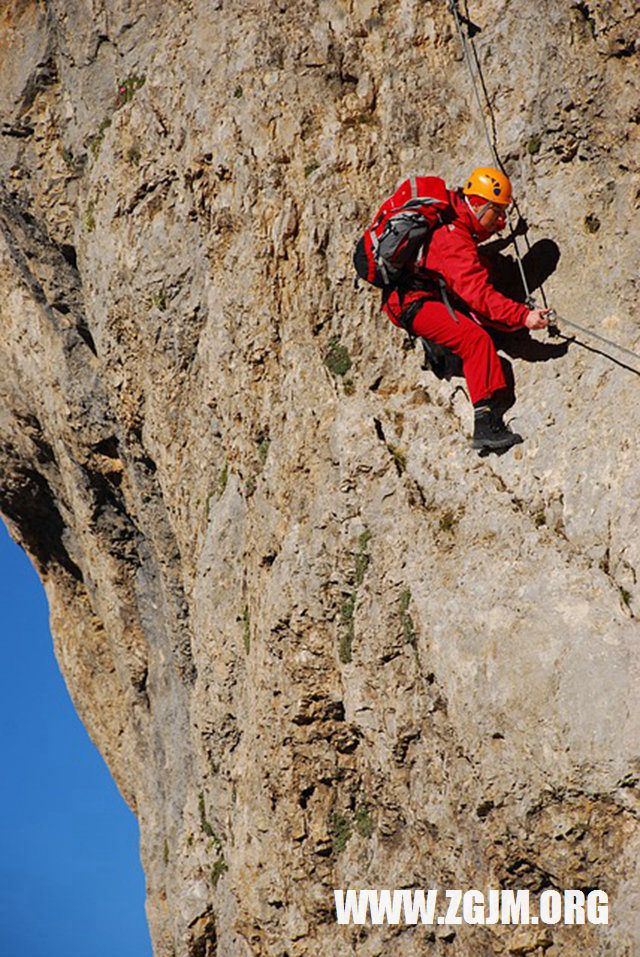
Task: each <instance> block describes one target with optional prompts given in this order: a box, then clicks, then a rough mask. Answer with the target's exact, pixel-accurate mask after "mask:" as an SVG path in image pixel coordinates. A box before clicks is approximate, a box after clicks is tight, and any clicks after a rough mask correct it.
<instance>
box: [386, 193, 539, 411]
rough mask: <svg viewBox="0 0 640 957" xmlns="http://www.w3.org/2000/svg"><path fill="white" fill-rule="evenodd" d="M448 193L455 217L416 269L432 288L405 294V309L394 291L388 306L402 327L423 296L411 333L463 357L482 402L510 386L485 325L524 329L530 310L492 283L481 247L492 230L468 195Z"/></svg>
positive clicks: (470, 382) (470, 383) (476, 397)
mask: <svg viewBox="0 0 640 957" xmlns="http://www.w3.org/2000/svg"><path fill="white" fill-rule="evenodd" d="M449 195H450V199H451V205H452V207H453V210H454V213H455V217H454V218H453V219H452V220H451V222H448V223H446V224H445V225H443V226H440V227H439V228H438V229H436V230H435V231H434V233H433V235H432V237H431V240H430V242H429V246H428V248H427V252H426V255H423V256H422V258H419V259H418V261H417V263H416V265H415V268H414V271H413V275H414V277H415V278H417V279H424V280H426V283H427V287H428V288H429V289H430V291H429V292H427V293H426V294H425V292H424V291H416V292H411V291H410V292H407V293H405V295H404V297H403V299H402V307H401V305H400V298H399V295H398V293H397V292H393V293H392V294H391V296H390V297H389V299H388V301H387V303H386V305H385V306H384V309H385V312H386V313H387V315H388V316H389V318H390V319H391V321H392V322H394V323H395V324H396V325H400V323H399V322H398V317H399V315H400V312H401V311H402V309H405V310H406V309H407V307H408V306H409V305H410V304H411V303H412V302H416V300H419V299H423V300H424V301H423V304H422V306H421V307H420V308H419V310H418V312H417V313H416V316H415V319H414V321H413V325H412V331H413V332H414V333H415V335H418V336H424V337H425V338H426V339H430V340H431V341H432V342H438V343H440V345H443V346H447V347H448V348H449V349H451V350H452V351H453V352H455V353H457V355H459V356H460V358H461V359H462V367H463V371H464V376H465V379H466V380H467V385H468V387H469V397H470V399H471V401H472V402H478V401H479V400H480V399H485V398H488V396H490V395H492V394H493V393H494V392H498V391H499V390H500V389H504V388H505V386H506V381H505V378H504V374H503V371H502V365H501V363H500V359H499V358H498V354H497V353H496V349H495V346H494V344H493V341H492V339H491V337H490V335H489V333H488V332H487V331H486V329H483V325H486V326H492V325H493V326H494V327H497V328H501V329H503V330H504V329H505V328H506V329H511V330H514V329H521V328H522V327H523V326H524V321H525V319H526V317H527V315H528V313H529V308H528V307H527V306H525V305H522V304H521V303H517V302H514V301H513V300H512V299H508V298H507V297H506V296H503V295H502V293H500V292H498V291H497V289H495V288H494V287H493V285H492V284H491V280H490V274H489V265H488V262H487V261H486V259H484V258H483V257H482V255H481V253H480V252H479V250H478V243H481V242H483V241H484V240H485V239H488V238H489V235H490V234H489V233H488V232H487V231H486V230H484V229H483V228H482V227H481V226H480V225H479V223H478V221H477V219H476V218H475V216H474V215H473V213H472V212H471V210H470V209H469V207H468V205H467V204H466V202H465V200H464V197H462V196H459V195H458V194H457V193H454V192H451V193H450V194H449ZM439 279H442V280H444V283H445V285H446V290H447V293H448V298H449V302H450V304H451V306H452V307H453V311H454V312H455V315H456V319H457V321H455V320H454V319H453V316H452V315H451V313H450V312H449V309H448V308H447V306H446V304H445V303H444V302H443V299H442V294H441V293H440V292H439V291H438V280H439ZM425 295H426V298H425Z"/></svg>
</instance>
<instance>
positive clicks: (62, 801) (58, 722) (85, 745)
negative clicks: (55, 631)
mask: <svg viewBox="0 0 640 957" xmlns="http://www.w3.org/2000/svg"><path fill="white" fill-rule="evenodd" d="M0 637H1V640H2V650H1V658H0V661H1V662H2V667H1V668H0V754H1V755H2V775H1V777H0V954H1V955H2V957H114V955H117V957H151V944H150V942H149V935H148V930H147V926H146V920H145V915H144V876H143V873H142V868H141V866H140V860H139V854H138V826H137V822H136V820H135V818H134V816H133V814H132V813H131V812H130V811H129V809H128V807H127V805H126V804H125V802H124V801H123V800H122V798H121V797H120V794H119V792H118V790H117V788H116V786H115V784H114V783H113V780H112V779H111V776H110V775H109V772H108V771H107V768H106V766H105V764H104V762H103V760H102V758H101V757H100V755H99V754H98V752H97V750H96V749H95V748H94V746H93V744H92V743H91V741H90V740H89V737H88V735H87V733H86V731H85V730H84V728H83V726H82V724H81V723H80V721H79V719H78V717H77V715H76V713H75V710H74V708H73V705H72V703H71V699H70V698H69V695H68V693H67V690H66V687H65V685H64V682H63V680H62V677H61V675H60V672H59V670H58V666H57V663H56V661H55V658H54V656H53V649H52V641H51V635H50V634H49V627H48V622H47V602H46V598H45V594H44V589H43V588H42V585H41V584H40V581H39V579H38V577H37V575H36V573H35V571H34V570H33V567H32V566H31V563H30V562H29V560H28V559H27V557H26V555H25V554H24V552H23V551H22V549H20V548H18V546H17V545H15V544H14V542H13V541H12V540H11V538H10V537H9V534H8V533H7V530H6V528H5V526H4V524H3V523H2V522H1V521H0Z"/></svg>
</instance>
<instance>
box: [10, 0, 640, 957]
mask: <svg viewBox="0 0 640 957" xmlns="http://www.w3.org/2000/svg"><path fill="white" fill-rule="evenodd" d="M635 11H636V7H635V4H633V3H631V0H610V2H607V3H604V2H602V3H598V2H595V0H589V2H581V3H569V2H565V0H548V2H546V3H544V4H542V5H537V4H532V3H527V2H524V0H511V2H509V0H476V2H474V3H473V4H470V6H469V10H468V11H467V12H468V15H469V17H470V19H471V20H472V21H473V22H474V23H475V24H477V25H478V26H479V27H480V28H481V29H480V32H479V33H478V34H477V35H476V44H477V50H478V54H479V58H480V62H481V66H482V70H483V74H484V77H485V80H486V83H487V91H488V94H489V96H490V99H491V102H492V107H493V113H494V118H495V122H496V131H497V137H498V139H497V142H498V146H499V149H500V153H501V156H502V158H503V159H504V161H505V163H506V165H507V168H508V170H509V172H510V173H511V175H512V176H513V179H514V182H515V184H516V189H517V192H518V197H519V200H520V205H521V207H522V209H523V212H525V213H526V215H527V217H528V219H529V222H530V227H531V228H530V231H529V236H528V238H529V240H530V242H531V243H535V242H536V241H538V240H542V239H544V240H553V241H554V242H555V243H556V244H557V246H558V248H559V250H560V259H559V261H558V263H557V268H556V269H555V271H554V273H553V275H552V276H551V277H550V279H549V280H548V282H547V283H546V286H545V289H546V293H547V296H548V297H549V299H550V301H551V302H552V303H553V304H554V306H555V307H556V308H557V309H558V311H559V312H560V313H561V314H565V315H566V316H567V317H570V318H571V317H572V318H573V319H574V320H575V321H577V322H579V323H581V324H583V325H585V326H590V327H591V328H594V329H596V330H598V331H600V332H601V333H602V334H604V335H606V336H607V337H608V338H612V339H615V340H616V341H618V342H620V343H621V344H623V345H625V346H626V347H627V348H628V349H632V350H635V351H636V352H638V351H639V350H640V330H639V328H638V320H637V315H636V313H635V308H634V307H635V304H636V300H637V292H638V272H637V265H638V263H637V251H638V247H639V238H640V237H639V229H638V206H639V205H640V192H639V187H638V120H639V118H640V97H639V96H638V85H639V76H640V74H639V72H638V62H637V38H638V27H639V20H638V14H637V12H635ZM0 64H1V67H2V69H1V71H0V90H1V94H2V95H1V99H0V108H1V111H2V113H1V115H0V322H1V324H2V344H1V347H0V382H1V386H0V388H1V405H0V462H1V482H0V485H1V487H0V508H1V511H2V513H3V515H4V516H5V518H6V520H7V522H8V524H9V527H10V529H11V531H12V533H13V535H14V537H15V538H16V540H17V541H19V542H21V544H22V545H23V546H24V548H25V549H26V550H27V551H28V553H29V554H30V555H31V557H32V559H33V561H34V563H35V565H36V567H37V569H38V571H39V573H40V575H41V577H42V579H43V581H44V583H45V586H46V589H47V594H48V598H49V603H50V609H51V623H52V629H53V633H54V636H55V642H56V652H57V656H58V660H59V661H60V664H61V667H62V669H63V672H64V674H65V677H66V680H67V683H68V686H69V688H70V690H71V693H72V695H73V698H74V700H75V702H76V705H77V708H78V711H79V713H80V715H81V717H82V719H83V721H84V722H85V724H86V726H87V728H88V729H89V731H90V733H91V735H92V737H93V739H94V740H95V742H96V743H97V745H98V746H99V748H100V749H101V751H102V753H103V754H104V756H105V758H106V760H107V761H108V763H109V766H110V768H111V770H112V772H113V774H114V776H115V778H116V780H117V782H118V784H119V786H120V788H121V790H122V793H123V794H124V796H125V797H126V799H127V801H128V802H129V803H130V805H131V806H132V808H133V809H134V810H135V812H136V814H137V815H138V818H139V820H140V826H141V834H142V857H143V863H144V867H145V870H146V874H147V881H148V916H149V921H150V926H151V932H152V937H153V941H154V947H155V953H156V955H157V957H211V955H213V954H218V955H220V957H241V955H247V957H248V955H269V957H284V955H285V954H286V955H288V957H302V955H309V957H314V955H323V957H324V955H327V954H335V955H338V954H347V953H354V954H355V953H357V954H359V955H365V957H373V955H391V954H393V955H416V954H425V955H431V954H433V955H439V954H441V953H442V954H444V953H447V954H451V955H460V957H462V955H464V957H471V955H478V954H482V955H483V957H484V955H491V954H495V955H502V954H517V955H539V954H543V953H544V954H546V955H548V957H554V955H560V954H562V955H563V957H572V955H577V954H582V955H584V954H590V955H605V954H606V955H611V957H614V955H615V957H622V955H631V954H632V953H634V952H636V950H637V948H638V947H640V927H639V926H638V923H637V921H638V918H637V915H638V913H640V909H639V907H638V903H639V901H638V873H637V859H638V851H639V849H640V841H639V839H638V829H637V824H636V822H637V815H638V810H639V803H638V781H639V775H640V762H639V757H640V755H639V734H638V732H639V728H638V710H637V671H638V667H637V646H638V625H637V617H636V616H637V614H638V611H639V609H640V592H639V590H638V585H637V577H636V576H637V571H638V568H639V567H640V539H639V537H638V534H637V529H638V526H639V525H640V505H639V502H640V498H639V496H638V494H637V491H638V477H639V465H638V448H637V434H638V420H639V406H638V402H637V394H638V375H637V372H633V371H631V370H630V368H628V366H632V365H633V361H632V360H630V359H629V358H628V357H627V358H625V357H624V356H622V355H620V354H616V353H615V352H611V353H610V354H611V356H613V359H612V358H610V357H609V356H607V355H605V354H604V353H606V352H607V351H608V350H607V349H606V348H604V347H601V345H599V344H597V343H594V342H593V341H592V340H589V339H588V338H586V337H584V336H581V335H579V336H578V340H579V341H578V342H575V343H572V344H570V345H569V348H568V349H558V348H557V346H554V345H553V344H552V345H551V347H549V346H548V345H547V343H546V340H545V336H544V335H538V337H537V338H538V339H539V341H540V342H541V343H542V347H541V349H540V350H539V353H540V354H539V356H538V358H540V359H542V360H546V361H536V362H533V361H530V357H529V358H522V357H517V356H516V357H515V358H513V359H512V362H513V365H514V370H515V375H516V380H517V387H518V402H517V405H516V406H515V409H514V412H513V414H514V415H516V416H517V419H516V421H515V424H516V425H517V427H518V430H519V431H521V432H522V433H523V434H524V435H525V438H526V441H525V443H524V445H522V446H520V447H518V448H517V449H516V450H514V451H513V452H512V453H509V454H508V455H505V456H503V457H501V458H496V457H495V456H493V457H489V458H485V459H481V458H478V457H477V455H476V454H475V453H473V452H472V451H471V450H470V449H469V448H468V444H467V439H466V435H468V433H469V429H470V425H471V414H470V407H469V404H468V402H467V400H466V399H465V397H464V395H463V393H462V392H461V391H460V390H459V389H458V390H457V391H456V386H457V385H458V382H457V381H455V380H454V381H452V382H451V383H446V382H438V381H437V380H436V379H435V378H433V377H432V376H429V375H428V374H427V373H425V372H423V371H422V370H421V368H420V362H419V357H418V355H417V353H416V352H410V351H407V350H406V348H405V343H404V342H403V339H404V336H403V334H402V333H400V332H399V331H398V330H395V329H393V328H392V327H391V326H390V324H389V323H388V322H387V321H386V320H385V319H383V318H382V317H381V316H380V315H379V312H378V301H377V297H376V296H375V295H373V294H370V293H369V292H364V291H361V292H360V293H356V292H355V290H354V289H353V283H352V266H351V251H352V248H353V244H354V242H355V239H356V238H357V236H358V233H359V231H360V230H361V229H362V227H363V226H364V225H365V223H366V221H367V219H368V218H369V216H370V215H371V212H372V211H373V209H374V208H375V206H376V204H377V203H379V202H380V201H381V200H382V199H383V198H384V196H385V195H386V194H388V193H389V191H390V190H391V189H392V187H393V186H394V184H395V183H396V181H397V179H398V178H399V177H400V176H402V175H408V174H409V173H411V172H416V171H418V172H419V171H424V172H429V171H431V172H437V173H439V174H441V175H443V176H445V177H446V179H447V181H448V182H449V183H450V184H451V185H456V184H458V183H459V182H460V181H461V180H462V178H463V177H464V175H465V173H466V172H467V171H468V170H469V168H471V167H473V166H475V165H478V164H480V163H486V162H488V161H489V159H490V157H489V156H487V148H486V143H485V140H484V135H483V132H482V125H481V122H480V117H479V115H478V110H477V109H476V107H475V105H474V104H473V100H472V94H471V88H470V85H469V81H468V77H467V73H466V70H465V66H464V63H463V61H462V58H461V53H460V44H459V40H458V37H457V34H456V32H455V24H454V21H453V19H452V16H451V13H450V11H449V9H448V5H447V4H446V3H444V2H441V3H422V4H419V3H417V2H416V0H317V2H311V0H309V2H304V0H287V2H284V0H273V2H267V0H228V2H221V0H180V2H178V0H163V2H159V0H147V2H146V3H144V4H137V3H131V2H129V0H91V2H89V0H77V2H75V3H65V2H63V0H46V2H45V0H42V2H36V0H0ZM561 342H562V340H561ZM562 352H564V353H565V354H564V355H562V354H561V353H562ZM637 368H638V365H637V364H636V369H637ZM412 886H415V887H424V888H428V887H436V886H438V887H441V888H444V887H477V888H488V887H497V886H504V887H525V888H530V889H531V890H532V891H533V892H536V893H537V892H538V891H541V890H542V889H544V888H550V887H552V888H564V887H569V888H571V887H575V888H582V889H587V888H592V887H601V888H603V889H605V890H606V891H608V892H609V894H610V896H611V900H612V915H611V924H610V926H609V927H590V926H588V925H587V926H584V927H562V926H549V927H542V926H540V927H534V926H531V927H520V928H514V927H502V926H500V925H498V926H494V927H478V928H474V927H464V926H461V927H457V928H451V927H437V928H435V932H434V929H433V928H429V927H422V926H420V925H418V927H405V926H403V925H400V926H398V927H371V926H370V925H369V926H368V927H363V928H358V927H339V926H338V925H337V924H336V922H335V913H334V911H333V892H332V889H333V888H334V887H337V888H340V887H380V888H382V887H412Z"/></svg>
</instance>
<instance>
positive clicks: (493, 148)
mask: <svg viewBox="0 0 640 957" xmlns="http://www.w3.org/2000/svg"><path fill="white" fill-rule="evenodd" d="M458 2H459V0H449V9H450V11H451V13H452V14H453V17H454V19H455V22H456V29H457V31H458V36H459V37H460V44H461V46H462V57H463V59H464V62H465V66H466V68H467V72H468V73H469V77H470V79H471V86H472V88H473V93H474V96H475V98H476V102H477V104H478V111H479V113H480V118H481V120H482V125H483V129H484V135H485V137H486V140H487V144H488V146H489V152H490V153H491V156H492V159H493V162H494V163H495V165H496V167H497V168H498V169H500V170H502V172H503V173H504V174H505V176H506V175H507V172H506V170H505V168H504V164H503V162H502V160H501V159H500V156H499V154H498V149H497V145H496V139H497V135H496V129H495V123H494V121H493V111H492V109H491V100H490V99H489V93H488V91H487V88H486V86H485V84H484V79H483V76H482V68H481V66H480V60H479V59H478V53H477V51H476V47H475V43H474V42H473V33H472V30H475V31H477V30H478V27H476V26H475V25H474V24H473V23H472V22H471V20H470V19H469V18H468V17H466V16H464V15H463V14H461V13H460V10H459V8H458ZM463 23H465V24H466V26H467V29H468V31H469V32H468V36H465V33H464V30H463V29H462V24H463ZM469 50H471V52H472V54H473V60H474V62H475V69H476V71H477V74H478V79H476V74H475V72H474V69H473V67H472V64H471V56H470V53H469ZM480 86H481V87H482V94H483V96H484V102H483V97H482V96H481V95H480ZM485 108H486V110H488V112H489V116H490V117H491V125H492V133H493V135H490V134H489V126H488V124H487V119H486V115H485ZM513 205H514V207H515V209H516V212H517V213H518V215H519V216H520V210H519V208H518V204H517V202H516V201H515V200H514V203H513ZM507 221H508V223H509V229H510V230H511V238H512V240H513V248H514V251H515V254H516V259H517V261H518V269H519V271H520V278H521V280H522V287H523V289H524V294H525V304H526V305H527V306H529V308H530V309H534V308H535V302H534V300H533V297H532V295H531V291H530V289H529V283H528V282H527V276H526V273H525V270H524V264H523V262H522V258H521V256H520V250H519V249H518V243H517V240H516V235H515V230H514V227H513V225H512V223H511V215H510V212H509V210H507ZM524 240H525V243H526V244H527V249H529V250H530V249H531V246H530V245H529V240H528V239H527V237H526V236H525V237H524ZM540 294H541V296H542V301H543V303H544V307H545V309H548V308H549V307H548V303H547V297H546V295H545V291H544V288H543V287H542V286H540ZM549 319H550V322H551V323H552V324H553V325H554V326H556V329H557V324H558V323H561V324H564V325H567V326H571V328H573V329H577V330H579V331H580V332H582V333H584V334H585V335H587V336H592V337H593V338H594V339H598V340H599V341H600V342H603V343H605V344H606V345H608V346H611V347H612V348H614V349H618V350H619V351H620V352H624V353H625V354H626V355H628V356H632V357H633V358H634V359H636V360H638V361H640V355H638V353H637V352H633V351H632V350H631V349H627V348H626V347H625V346H621V345H619V344H618V343H617V342H614V341H613V340H612V339H607V338H606V337H605V336H601V335H600V334H599V333H597V332H593V330H592V329H587V328H586V327H585V326H581V325H579V324H578V323H577V322H573V321H572V320H570V319H567V318H565V317H564V316H559V315H558V313H557V312H556V311H555V309H551V310H549ZM631 371H636V370H631Z"/></svg>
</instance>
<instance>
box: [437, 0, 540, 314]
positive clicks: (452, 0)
mask: <svg viewBox="0 0 640 957" xmlns="http://www.w3.org/2000/svg"><path fill="white" fill-rule="evenodd" d="M449 9H450V10H451V12H452V13H453V16H454V18H455V21H456V28H457V31H458V36H459V37H460V43H461V45H462V58H463V60H464V62H465V66H466V68H467V72H468V73H469V77H470V79H471V85H472V87H473V92H474V95H475V98H476V102H477V104H478V109H479V111H480V119H481V120H482V126H483V128H484V135H485V137H486V140H487V144H488V146H489V152H490V153H491V157H492V159H493V162H494V163H495V165H496V166H497V167H498V168H499V169H501V170H502V172H503V173H504V174H505V176H506V175H507V174H506V172H505V169H504V164H503V162H502V160H501V159H500V156H499V155H498V148H497V145H496V141H497V132H496V127H495V122H494V120H493V112H492V110H491V100H490V99H489V92H488V90H487V88H486V86H485V83H484V78H483V75H482V67H481V65H480V60H479V59H478V53H477V51H476V47H475V43H474V42H473V38H472V37H469V40H468V43H467V38H466V37H465V35H464V31H463V29H462V23H461V19H460V11H459V10H458V0H449ZM465 19H466V20H467V22H468V17H466V18H465ZM469 47H471V50H472V52H473V58H474V61H475V64H476V70H477V72H478V77H479V79H480V83H481V84H482V91H483V94H484V101H485V102H484V103H483V102H482V98H481V96H480V91H479V89H478V83H477V81H476V77H475V74H474V71H473V67H472V66H471V59H470V56H469ZM485 105H486V107H487V108H488V110H489V116H490V117H491V126H492V129H493V138H492V137H491V136H490V135H489V127H488V125H487V120H486V116H485ZM514 206H515V208H516V210H517V212H518V215H520V210H519V208H518V205H517V203H516V202H515V201H514ZM507 222H508V224H509V229H510V230H511V237H512V240H513V248H514V251H515V254H516V260H517V262H518V269H519V271H520V279H521V281H522V287H523V289H524V294H525V302H526V303H527V305H528V306H529V307H530V308H531V306H532V302H533V300H532V298H531V291H530V289H529V283H528V282H527V276H526V273H525V271H524V265H523V262H522V258H521V256H520V249H519V248H518V240H517V238H516V235H515V230H514V227H513V222H512V216H511V212H510V211H509V210H507ZM525 239H526V237H525ZM527 246H528V244H527ZM541 292H542V297H543V300H544V303H545V306H546V304H547V300H546V296H545V295H544V290H543V289H542V287H541Z"/></svg>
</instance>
